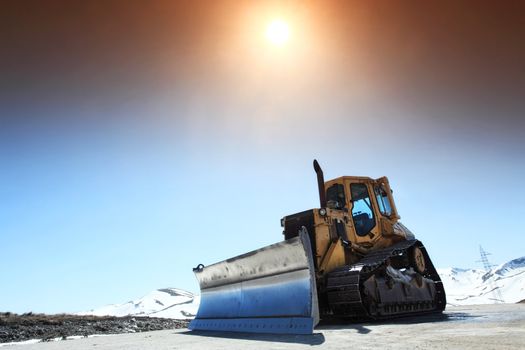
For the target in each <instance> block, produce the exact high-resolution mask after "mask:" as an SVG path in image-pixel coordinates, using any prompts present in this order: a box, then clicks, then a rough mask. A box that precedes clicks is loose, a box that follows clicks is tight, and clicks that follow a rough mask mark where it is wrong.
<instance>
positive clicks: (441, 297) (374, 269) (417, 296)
mask: <svg viewBox="0 0 525 350" xmlns="http://www.w3.org/2000/svg"><path fill="white" fill-rule="evenodd" d="M414 247H418V248H419V249H420V250H421V251H422V253H423V256H424V258H425V265H426V269H425V271H424V272H423V273H422V274H421V275H420V277H421V278H420V280H423V281H424V283H422V284H421V285H419V286H418V285H416V284H414V285H413V286H410V285H409V286H405V285H402V284H401V283H398V282H392V280H391V279H389V277H388V276H387V274H386V273H385V270H386V267H387V266H388V265H395V266H396V267H397V268H409V267H411V263H410V259H409V252H410V250H411V249H414ZM371 286H372V287H371ZM326 295H327V300H328V307H329V308H328V310H324V316H325V317H326V316H336V317H345V318H351V319H386V318H393V317H398V316H405V315H415V314H423V313H429V312H441V311H443V310H444V309H445V305H446V297H445V290H444V289H443V284H442V283H441V279H440V278H439V275H438V274H437V272H436V269H435V268H434V266H433V264H432V262H431V261H430V258H429V256H428V254H427V252H426V249H425V247H424V246H423V244H422V243H421V242H420V241H418V240H408V241H403V242H400V243H397V244H395V245H393V246H391V247H389V248H385V249H381V250H377V251H375V252H372V253H370V254H369V255H367V256H366V257H364V258H363V259H362V260H360V261H359V262H358V263H356V264H354V265H346V266H343V267H341V268H338V269H336V270H334V271H332V272H330V273H329V274H328V276H327V281H326Z"/></svg>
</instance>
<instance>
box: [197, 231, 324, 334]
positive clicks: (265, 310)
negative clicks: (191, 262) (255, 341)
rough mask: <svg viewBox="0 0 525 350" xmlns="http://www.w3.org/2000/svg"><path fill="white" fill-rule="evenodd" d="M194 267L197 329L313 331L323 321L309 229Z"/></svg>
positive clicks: (293, 332) (259, 331)
mask: <svg viewBox="0 0 525 350" xmlns="http://www.w3.org/2000/svg"><path fill="white" fill-rule="evenodd" d="M200 266H201V265H200ZM194 271H195V275H196V276H197V279H198V280H199V284H200V289H201V302H200V306H199V311H198V312H197V316H196V317H195V319H194V320H193V321H192V322H191V323H190V325H189V327H188V328H189V329H191V330H213V331H230V332H255V333H291V334H311V333H312V332H313V329H314V327H315V325H317V323H318V322H319V308H318V304H317V290H316V286H315V274H314V267H313V257H312V251H311V246H310V240H309V238H308V234H307V233H305V232H301V233H300V235H299V236H298V237H295V238H292V239H289V240H287V241H283V242H280V243H277V244H272V245H270V246H267V247H264V248H261V249H259V250H255V251H253V252H250V253H246V254H243V255H240V256H237V257H235V258H232V259H228V260H225V261H222V262H219V263H216V264H213V265H210V266H207V267H205V268H197V269H194Z"/></svg>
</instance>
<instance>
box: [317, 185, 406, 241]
mask: <svg viewBox="0 0 525 350" xmlns="http://www.w3.org/2000/svg"><path fill="white" fill-rule="evenodd" d="M324 189H325V191H326V207H327V208H328V209H331V212H332V211H333V212H334V215H336V216H340V215H342V217H343V220H344V222H345V223H346V231H347V232H349V234H350V237H348V238H349V240H350V241H351V242H354V243H357V244H364V245H365V246H368V245H374V243H375V242H376V241H377V240H379V239H380V237H381V236H382V235H388V234H390V233H391V232H392V226H393V225H394V224H395V223H396V222H397V220H398V219H399V215H398V214H397V210H396V206H395V204H394V199H393V196H392V191H391V189H390V186H389V183H388V179H387V178H386V177H381V178H378V179H372V178H369V177H358V176H343V177H339V178H336V179H333V180H330V181H327V182H326V183H324ZM338 212H339V213H338Z"/></svg>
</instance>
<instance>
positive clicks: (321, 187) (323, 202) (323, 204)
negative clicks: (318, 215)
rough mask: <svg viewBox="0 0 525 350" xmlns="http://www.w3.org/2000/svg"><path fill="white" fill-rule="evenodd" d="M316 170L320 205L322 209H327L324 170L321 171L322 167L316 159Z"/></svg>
mask: <svg viewBox="0 0 525 350" xmlns="http://www.w3.org/2000/svg"><path fill="white" fill-rule="evenodd" d="M314 169H315V173H316V174H317V187H319V203H320V205H321V208H326V191H325V190H324V175H323V169H321V166H320V165H319V163H318V162H317V160H316V159H314Z"/></svg>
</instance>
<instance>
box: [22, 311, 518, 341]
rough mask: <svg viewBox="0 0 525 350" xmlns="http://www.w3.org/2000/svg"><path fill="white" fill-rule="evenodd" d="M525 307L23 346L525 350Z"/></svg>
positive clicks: (169, 332)
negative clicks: (305, 329)
mask: <svg viewBox="0 0 525 350" xmlns="http://www.w3.org/2000/svg"><path fill="white" fill-rule="evenodd" d="M524 344H525V305H524V304H500V305H478V306H468V307H467V306H465V307H448V308H447V310H446V311H445V313H444V314H443V315H440V316H425V317H423V318H418V319H415V318H404V319H398V320H395V321H391V322H387V323H385V322H383V323H362V324H324V325H320V326H319V327H317V328H316V330H315V332H314V334H312V335H271V334H242V333H239V334H236V333H216V332H190V331H187V330H185V329H180V330H164V331H156V332H147V333H139V334H121V335H115V336H108V337H94V338H83V339H77V340H64V341H58V342H47V343H38V344H31V345H19V346H16V347H15V348H20V349H23V350H47V349H49V350H62V349H79V350H87V349H131V350H133V349H137V350H138V349H158V350H163V349H196V350H197V349H225V350H226V349H233V350H235V349H241V350H252V349H253V350H261V349H300V348H308V349H312V348H322V349H349V348H355V349H378V348H379V349H381V348H383V349H405V350H406V349H523V348H524Z"/></svg>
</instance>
